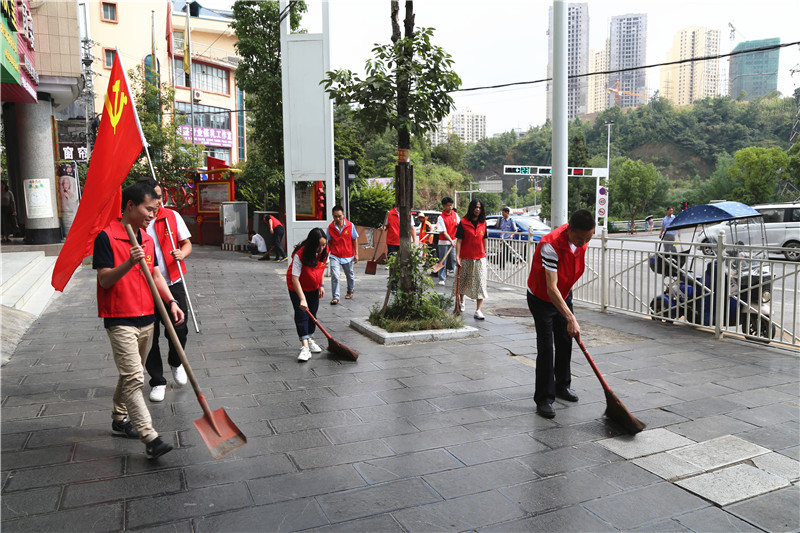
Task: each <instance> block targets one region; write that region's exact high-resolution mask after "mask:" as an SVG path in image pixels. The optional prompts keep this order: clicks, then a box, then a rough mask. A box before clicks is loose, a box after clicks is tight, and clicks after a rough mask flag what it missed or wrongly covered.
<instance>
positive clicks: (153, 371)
mask: <svg viewBox="0 0 800 533" xmlns="http://www.w3.org/2000/svg"><path fill="white" fill-rule="evenodd" d="M145 181H146V182H148V184H149V185H151V186H152V187H153V190H155V191H156V194H157V195H158V214H157V215H156V218H155V220H153V221H152V222H151V223H150V225H149V226H147V234H148V235H150V237H152V239H153V242H155V243H156V257H157V258H158V269H159V270H160V271H161V275H162V276H163V277H164V279H165V280H166V282H167V285H168V286H169V290H170V292H171V293H172V296H173V298H175V299H176V300H177V301H178V306H179V307H180V308H181V311H183V314H184V315H185V314H186V313H187V312H188V308H189V307H188V305H187V300H186V287H184V285H183V280H182V279H181V272H182V273H184V274H186V263H184V261H185V260H186V258H187V257H189V255H190V254H191V253H192V241H190V240H189V239H190V238H191V236H192V234H191V233H190V232H189V228H187V227H186V223H185V222H184V221H183V217H181V216H180V215H179V214H178V213H176V212H175V211H173V210H172V209H169V208H166V207H163V206H162V205H161V198H162V196H161V193H162V188H161V185H160V184H158V183H156V181H155V180H154V179H152V178H150V179H148V180H145ZM173 244H174V245H175V246H173ZM178 261H180V262H181V263H180V269H181V270H180V272H179V271H178V268H179V267H178ZM160 324H161V317H160V316H156V322H155V325H154V329H153V347H152V348H150V353H149V354H148V355H147V362H146V363H145V368H146V369H147V373H148V374H149V375H150V401H151V402H161V401H164V396H165V394H166V392H167V380H166V379H165V378H164V366H163V362H162V361H161V348H160V347H159V345H158V344H159V337H160V336H161V331H160ZM173 325H174V326H175V333H176V334H177V335H178V340H179V341H180V343H181V348H185V347H186V336H187V334H188V333H189V326H188V324H187V323H186V321H183V322H182V323H180V324H175V323H174V322H173ZM164 336H165V337H166V338H167V345H168V346H169V352H168V353H167V362H168V363H169V366H170V369H171V370H172V378H173V380H174V381H175V385H177V386H178V387H183V386H184V385H186V383H187V381H188V380H187V378H186V371H185V370H184V369H183V364H181V358H180V356H179V355H178V351H177V350H176V349H175V346H173V345H172V339H171V338H170V337H169V334H168V333H167V331H166V327H165V329H164Z"/></svg>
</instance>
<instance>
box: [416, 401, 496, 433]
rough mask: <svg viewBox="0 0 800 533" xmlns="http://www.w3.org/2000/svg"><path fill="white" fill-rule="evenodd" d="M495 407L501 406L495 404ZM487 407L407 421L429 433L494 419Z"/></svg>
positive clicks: (441, 412)
mask: <svg viewBox="0 0 800 533" xmlns="http://www.w3.org/2000/svg"><path fill="white" fill-rule="evenodd" d="M495 405H503V403H497V404H495ZM489 407H490V405H489V406H477V407H468V408H466V409H456V410H452V411H438V412H435V413H431V414H425V415H414V416H409V417H408V421H409V422H411V423H412V424H414V426H416V427H418V428H419V429H420V430H422V431H430V430H434V429H442V428H454V427H458V426H463V425H465V424H472V423H474V422H480V421H483V420H490V419H492V418H496V415H495V414H493V413H492V411H491V410H490V409H489Z"/></svg>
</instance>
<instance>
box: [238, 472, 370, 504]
mask: <svg viewBox="0 0 800 533" xmlns="http://www.w3.org/2000/svg"><path fill="white" fill-rule="evenodd" d="M247 484H248V486H249V488H250V492H251V494H252V495H253V499H254V500H255V503H256V505H266V504H270V503H275V502H280V501H287V500H292V499H296V498H305V497H307V496H318V495H321V494H328V493H330V492H334V491H338V490H345V489H351V488H356V487H363V486H365V485H366V483H365V482H364V479H363V478H362V477H361V476H360V475H359V474H358V472H357V471H356V470H355V469H354V468H353V466H352V465H340V466H333V467H328V468H319V469H315V470H310V471H304V472H293V473H289V474H282V475H278V476H273V477H268V478H258V479H250V480H249V481H248V482H247Z"/></svg>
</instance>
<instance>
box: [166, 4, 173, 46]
mask: <svg viewBox="0 0 800 533" xmlns="http://www.w3.org/2000/svg"><path fill="white" fill-rule="evenodd" d="M167 55H168V56H169V57H170V58H172V2H171V1H169V2H167Z"/></svg>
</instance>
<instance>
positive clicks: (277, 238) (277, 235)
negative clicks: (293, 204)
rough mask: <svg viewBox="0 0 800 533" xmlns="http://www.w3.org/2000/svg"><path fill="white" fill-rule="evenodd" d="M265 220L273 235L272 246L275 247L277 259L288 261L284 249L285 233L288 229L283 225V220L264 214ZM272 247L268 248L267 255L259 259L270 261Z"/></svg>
mask: <svg viewBox="0 0 800 533" xmlns="http://www.w3.org/2000/svg"><path fill="white" fill-rule="evenodd" d="M264 222H266V223H267V227H269V232H270V234H271V235H272V248H275V261H286V260H287V257H286V252H285V251H284V250H283V235H284V233H285V232H286V229H285V228H284V227H283V224H282V223H281V221H280V220H278V219H277V218H275V217H274V216H272V215H264ZM272 248H270V249H269V250H267V253H266V255H264V256H263V257H262V258H261V259H259V261H269V252H270V250H272Z"/></svg>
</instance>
